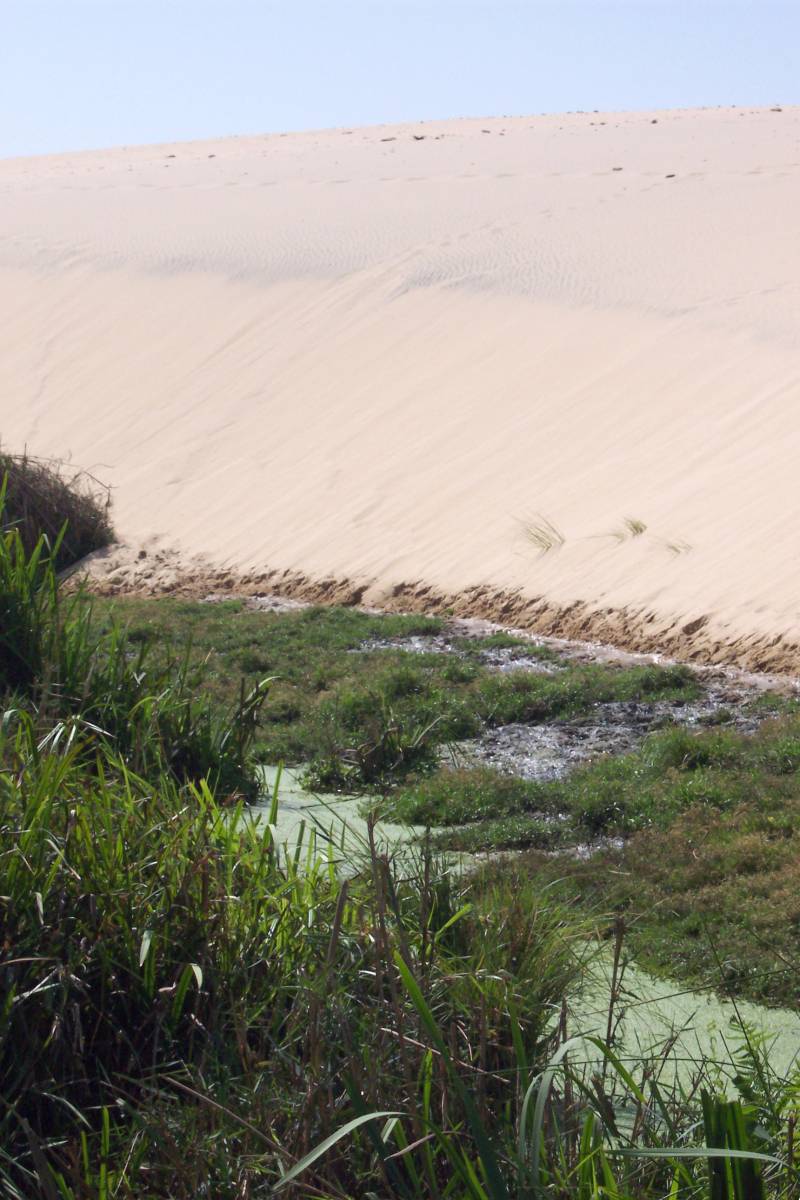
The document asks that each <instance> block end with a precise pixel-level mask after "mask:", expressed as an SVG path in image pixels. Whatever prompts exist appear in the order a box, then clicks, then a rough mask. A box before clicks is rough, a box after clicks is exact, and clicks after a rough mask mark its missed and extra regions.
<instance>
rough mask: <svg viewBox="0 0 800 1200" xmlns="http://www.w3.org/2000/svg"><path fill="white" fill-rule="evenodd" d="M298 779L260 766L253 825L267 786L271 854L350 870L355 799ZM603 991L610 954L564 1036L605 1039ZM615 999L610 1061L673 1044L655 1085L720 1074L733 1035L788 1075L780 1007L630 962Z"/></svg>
mask: <svg viewBox="0 0 800 1200" xmlns="http://www.w3.org/2000/svg"><path fill="white" fill-rule="evenodd" d="M301 776H302V772H301V770H299V769H294V770H293V769H288V770H281V769H279V768H275V767H266V768H264V789H265V796H264V800H263V802H262V804H261V805H260V806H259V811H260V814H261V816H262V819H265V820H267V819H269V816H270V810H271V808H272V799H273V796H274V794H275V790H276V788H277V794H278V806H277V820H276V821H275V822H274V824H273V830H274V833H275V838H276V841H277V843H278V845H279V847H280V849H281V852H282V853H284V854H286V855H288V856H296V857H297V859H298V861H299V862H301V863H303V862H308V861H311V860H313V858H314V857H315V856H316V855H321V856H323V857H327V856H328V855H329V854H330V855H331V856H332V858H333V861H335V863H336V865H337V869H338V870H340V871H344V872H349V871H350V870H353V869H355V868H356V866H357V865H358V864H359V863H360V862H363V861H364V857H365V855H366V853H367V851H368V846H369V833H368V827H367V822H366V820H365V819H364V817H363V815H362V802H361V800H360V799H359V798H355V797H344V796H341V795H335V794H329V795H317V794H315V793H313V792H312V791H309V790H307V789H306V788H305V787H304V785H303V783H302V779H301ZM421 832H422V830H421V829H420V828H415V827H410V826H405V825H397V824H393V823H390V822H385V821H382V822H378V824H377V825H376V826H375V828H374V833H373V837H374V842H375V846H376V848H377V850H378V851H379V852H380V853H384V852H385V853H390V854H393V855H395V856H397V855H398V854H399V855H401V856H402V854H403V852H404V851H403V847H410V846H411V845H412V844H413V840H414V838H415V837H416V836H418V835H419V834H420V833H421ZM470 861H471V860H470V859H469V858H468V857H467V858H462V859H460V860H459V859H457V858H455V857H454V858H453V869H454V870H459V869H463V867H464V866H465V865H469V863H470ZM611 990H612V963H611V956H610V955H609V954H607V953H601V954H599V955H598V956H597V957H596V958H595V959H594V960H593V961H592V962H591V964H590V966H589V969H588V973H587V980H586V984H585V987H584V989H583V992H582V994H581V995H579V996H578V997H574V998H571V1000H570V1005H569V1017H568V1030H567V1031H568V1034H569V1036H577V1035H581V1034H582V1035H596V1036H598V1037H601V1038H603V1039H605V1037H606V1034H607V1032H608V998H609V995H610V994H611ZM617 993H618V996H619V999H618V1002H617V1005H616V1007H615V1009H614V1014H613V1020H612V1028H613V1031H614V1039H615V1040H614V1045H615V1049H616V1051H617V1053H618V1054H619V1055H620V1057H621V1058H622V1059H623V1061H625V1060H628V1059H630V1061H631V1062H642V1061H645V1060H649V1059H650V1058H651V1057H653V1056H657V1055H658V1054H660V1053H661V1052H662V1050H663V1048H664V1047H665V1045H667V1043H671V1042H672V1041H673V1040H674V1046H672V1047H671V1049H670V1051H669V1054H668V1056H667V1058H666V1060H665V1065H664V1068H663V1073H662V1074H663V1078H664V1081H665V1082H670V1081H671V1079H672V1077H674V1075H675V1074H676V1073H677V1074H681V1075H683V1076H685V1078H686V1079H687V1081H688V1080H689V1079H690V1078H691V1075H692V1070H693V1065H694V1064H695V1063H698V1062H700V1061H705V1062H706V1063H707V1062H708V1061H709V1060H713V1061H718V1062H719V1064H720V1070H721V1071H722V1072H726V1071H727V1072H728V1073H730V1065H731V1063H732V1062H733V1061H734V1060H735V1058H736V1052H737V1050H738V1049H739V1048H740V1047H741V1045H742V1043H743V1040H744V1036H745V1035H744V1034H743V1027H746V1029H747V1036H749V1037H751V1038H752V1039H755V1040H756V1041H758V1042H762V1043H763V1044H764V1046H765V1047H766V1048H767V1049H768V1053H769V1056H770V1062H771V1064H772V1067H773V1069H774V1071H775V1072H776V1074H778V1075H782V1076H784V1077H788V1076H789V1075H790V1074H791V1073H792V1072H793V1070H795V1069H796V1068H797V1065H798V1064H797V1059H798V1054H800V1017H798V1015H797V1013H795V1012H792V1011H790V1010H788V1009H775V1008H765V1007H762V1006H760V1005H757V1004H753V1003H750V1002H748V1001H744V1000H739V1001H737V1002H736V1004H735V1005H734V1004H733V1003H731V1002H730V1001H726V1000H722V999H720V998H719V997H718V996H717V995H716V994H715V993H714V991H713V989H710V990H708V991H704V992H700V991H694V990H692V989H686V988H682V987H680V986H679V985H677V984H675V983H673V982H671V981H669V980H663V979H656V978H654V977H653V976H651V975H649V974H648V973H647V972H646V971H642V970H640V969H639V968H637V967H636V966H635V965H633V964H631V963H628V964H627V965H626V966H625V968H624V971H623V973H622V978H621V983H620V982H618V985H617ZM555 1019H556V1014H555V1013H554V1020H555ZM581 1060H582V1061H583V1062H585V1064H586V1065H587V1067H592V1066H593V1065H596V1064H598V1061H599V1056H598V1052H597V1050H596V1049H595V1048H594V1047H593V1045H592V1044H591V1043H589V1042H587V1043H585V1044H584V1045H583V1046H582V1047H581V1048H580V1049H579V1050H577V1051H576V1053H575V1054H573V1055H572V1057H571V1062H572V1065H573V1066H574V1067H577V1066H579V1064H580V1062H581Z"/></svg>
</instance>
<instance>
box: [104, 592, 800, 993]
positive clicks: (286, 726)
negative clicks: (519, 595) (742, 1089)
mask: <svg viewBox="0 0 800 1200" xmlns="http://www.w3.org/2000/svg"><path fill="white" fill-rule="evenodd" d="M114 607H115V608H116V610H117V616H118V617H121V618H122V619H123V620H124V621H125V623H126V624H127V625H128V629H129V637H130V639H131V641H132V642H148V641H151V640H152V641H154V642H156V643H157V644H158V645H159V646H169V647H172V648H173V649H174V652H175V653H176V654H177V655H178V656H181V655H183V654H189V655H190V656H193V657H194V659H195V660H196V661H197V662H198V663H202V666H203V683H202V686H203V688H204V690H205V691H206V693H207V694H209V695H210V697H211V700H212V702H213V704H214V705H215V706H217V707H218V709H219V712H220V714H221V716H223V717H224V714H225V713H226V712H228V711H230V707H231V706H232V705H233V706H235V705H236V704H237V703H238V702H239V699H240V691H239V688H240V681H241V679H242V677H243V676H244V677H245V679H246V680H248V681H254V682H255V681H258V680H263V679H268V680H270V681H271V682H270V684H269V694H268V699H267V703H266V705H265V707H264V710H263V712H262V720H261V725H260V728H259V729H258V731H257V739H258V740H257V747H256V749H257V753H258V755H259V757H260V759H261V761H262V762H264V763H266V764H270V766H269V768H268V769H267V771H266V777H267V779H272V780H274V768H275V767H276V766H277V764H279V763H283V764H287V765H289V766H291V767H293V768H294V769H293V770H292V771H288V772H286V774H285V776H284V780H283V782H282V785H281V805H280V806H279V811H278V818H277V823H278V830H279V841H281V842H282V843H285V844H287V845H296V843H297V837H298V834H299V833H300V831H301V830H302V838H301V844H302V845H303V846H305V844H306V842H305V838H306V831H307V830H308V831H309V832H310V831H311V829H312V827H313V828H314V829H315V831H316V832H315V837H316V839H317V843H319V842H320V840H324V838H327V839H328V840H329V842H330V843H331V844H332V845H333V846H334V852H335V855H336V856H337V858H338V859H340V860H342V861H346V860H348V858H349V857H350V850H351V849H352V850H353V851H356V850H357V849H358V847H359V844H360V845H361V846H362V848H363V843H364V839H365V836H366V833H367V825H366V822H365V820H364V812H365V811H366V810H367V808H368V807H370V808H371V807H374V806H376V805H377V806H378V808H379V811H380V813H381V816H382V817H383V820H382V821H381V823H380V824H379V826H378V827H377V830H376V835H375V836H376V838H377V839H378V840H379V841H380V840H381V839H384V840H385V841H386V843H387V844H388V842H389V841H391V840H393V839H395V837H399V838H401V839H402V840H403V841H404V842H405V843H406V844H407V843H408V840H409V839H413V838H414V837H415V836H417V835H418V834H419V833H420V832H421V830H423V829H426V828H430V829H431V831H432V836H433V838H434V839H435V844H436V845H437V847H438V848H439V849H440V850H441V851H442V852H443V853H447V854H453V855H462V854H472V855H478V856H480V858H484V857H486V856H493V859H494V856H498V855H502V854H504V853H507V852H514V854H515V855H517V857H516V859H515V862H516V864H517V867H518V866H519V864H520V862H522V864H523V869H524V870H526V871H529V872H530V875H531V876H532V877H535V878H536V879H537V880H539V881H540V882H541V884H542V886H547V887H548V888H550V887H551V886H552V887H553V888H554V889H556V888H557V889H559V894H561V893H563V892H566V894H567V898H568V900H569V901H570V902H574V903H576V904H577V905H578V907H579V908H580V910H581V911H582V912H583V913H589V914H591V917H592V920H593V921H595V922H596V924H597V926H598V927H599V928H600V929H601V930H602V929H603V923H604V922H605V928H606V929H607V928H608V926H609V925H613V922H614V920H615V918H616V917H617V916H619V915H622V916H623V917H624V919H625V922H626V926H627V928H628V934H627V938H626V945H627V947H628V949H629V951H630V952H631V953H632V954H633V956H634V957H635V959H636V961H637V962H638V963H640V964H642V965H644V966H646V968H647V969H648V970H650V971H652V973H653V974H654V975H658V976H661V975H663V976H664V977H676V978H678V977H679V978H681V979H682V980H684V981H686V982H687V983H688V984H689V985H694V986H695V990H697V988H698V987H702V988H704V987H705V985H706V983H707V982H709V970H710V965H711V966H713V965H714V963H717V964H718V969H717V978H716V986H717V987H718V989H719V990H723V991H726V990H731V991H732V992H734V993H735V994H737V995H740V996H747V997H749V998H751V999H755V1000H762V999H763V1000H765V1001H767V1002H769V1003H770V1004H773V1005H778V1004H784V1005H794V1004H795V1003H796V999H797V994H798V989H797V986H796V978H795V976H796V969H795V967H794V964H796V963H797V961H798V959H800V955H798V935H797V930H798V928H799V927H800V915H799V910H798V900H797V897H798V896H800V700H799V699H798V686H797V681H796V680H793V679H787V678H775V677H767V676H754V675H749V674H746V673H743V672H737V671H733V670H720V669H710V668H709V669H704V668H691V669H690V668H686V667H677V666H675V665H674V664H670V663H669V662H668V661H666V660H663V659H659V658H657V657H656V656H641V655H631V654H625V653H623V652H619V651H615V650H612V649H609V648H608V647H603V646H598V645H586V644H579V643H573V642H567V641H561V640H558V639H545V638H537V637H531V636H528V635H526V634H525V633H524V632H522V631H519V630H505V629H501V628H499V627H498V626H496V625H491V624H489V623H486V622H480V621H454V620H444V619H441V618H430V617H425V616H419V615H415V614H406V615H398V614H381V613H375V612H363V611H360V610H357V609H353V608H347V609H344V608H338V609H337V608H309V607H304V606H302V605H297V604H294V605H286V604H284V603H283V602H282V601H280V600H275V599H274V598H271V597H260V598H251V599H247V600H246V599H244V598H240V599H224V600H219V601H218V602H215V603H207V602H206V603H201V602H188V601H182V600H177V599H165V600H161V601H157V600H149V601H145V600H140V601H137V600H118V601H117V602H116V603H115V605H114ZM106 610H107V605H105V603H104V602H100V601H98V602H97V607H96V610H95V613H96V616H97V617H99V618H100V619H103V618H104V614H105V612H106ZM298 764H305V766H306V774H305V776H304V778H306V779H307V780H309V781H313V793H312V792H307V791H305V790H304V788H303V787H302V786H301V783H300V777H299V774H298V773H297V768H298ZM359 797H362V799H359ZM262 812H263V810H262ZM348 839H349V842H348ZM519 855H522V856H523V857H522V858H520V857H519ZM710 982H711V985H712V986H714V981H713V980H712V981H710Z"/></svg>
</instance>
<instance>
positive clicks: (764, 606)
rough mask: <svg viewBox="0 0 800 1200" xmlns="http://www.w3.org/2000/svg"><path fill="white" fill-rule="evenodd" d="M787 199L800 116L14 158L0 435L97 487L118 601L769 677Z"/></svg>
mask: <svg viewBox="0 0 800 1200" xmlns="http://www.w3.org/2000/svg"><path fill="white" fill-rule="evenodd" d="M798 213H800V109H785V110H783V111H772V110H758V111H750V110H737V109H726V110H708V111H672V112H668V113H635V114H633V113H626V114H596V113H591V114H573V115H569V116H559V117H535V118H515V119H507V120H506V119H504V120H494V119H493V120H463V121H447V122H430V123H424V124H421V125H414V126H397V127H391V128H390V127H376V128H368V129H353V130H334V131H326V132H321V133H303V134H290V135H286V136H278V135H271V136H267V137H252V138H231V139H226V140H221V141H217V142H203V143H191V144H183V145H175V146H156V147H144V148H141V147H137V148H122V149H115V150H109V151H103V152H98V153H94V152H91V153H82V154H73V155H64V156H59V157H48V158H39V159H17V160H9V161H5V162H2V163H0V299H1V300H2V314H3V316H2V321H0V434H1V435H2V440H3V443H4V444H5V445H6V446H8V447H9V448H20V447H22V446H23V445H27V446H28V447H29V449H31V450H32V451H34V452H36V453H42V454H55V455H70V456H71V457H72V459H73V460H74V461H75V462H76V463H80V464H81V465H83V466H86V467H89V468H94V469H95V470H96V471H97V472H98V473H99V474H101V475H102V476H104V477H105V478H106V479H108V480H109V481H110V482H111V483H112V484H113V486H114V488H115V492H114V496H115V507H116V523H117V526H118V528H119V530H120V531H121V533H122V534H123V536H124V537H125V539H126V541H127V543H128V544H129V545H128V547H126V548H125V549H124V550H121V551H119V552H117V553H116V554H115V555H112V556H111V557H110V558H108V559H106V560H105V562H104V563H103V564H101V567H102V570H103V572H104V574H105V577H106V579H107V581H108V585H109V586H113V585H120V584H125V585H127V586H139V587H158V586H167V585H172V584H175V583H178V584H180V585H182V586H185V587H189V588H191V587H192V586H195V587H202V586H206V585H207V584H209V583H214V584H215V585H216V586H225V585H226V584H227V583H229V582H230V580H231V579H232V578H233V577H234V576H236V575H244V576H245V577H246V579H247V580H248V581H249V586H251V587H253V588H255V587H258V586H264V585H265V583H267V582H270V583H271V585H272V584H274V583H275V581H276V580H277V581H278V582H280V583H281V584H282V586H284V587H287V588H294V589H295V590H300V591H305V592H307V593H308V594H321V589H320V583H321V581H322V582H323V583H324V581H330V580H338V581H346V585H347V586H346V588H345V591H346V590H347V588H349V589H350V592H351V593H352V594H357V595H359V596H364V597H366V599H368V600H370V601H372V602H383V603H389V602H394V603H398V604H399V603H402V604H406V605H407V604H428V605H436V604H438V605H439V606H442V607H454V608H458V609H459V610H460V611H464V609H466V608H469V609H471V610H472V611H475V612H479V613H489V614H501V615H504V616H505V617H506V618H507V619H514V620H517V621H520V622H523V623H527V624H528V625H531V626H534V627H538V628H541V629H544V630H547V631H549V632H554V631H555V632H564V633H570V634H576V633H577V634H579V635H583V636H602V637H607V638H611V639H612V640H616V641H621V642H627V643H629V644H633V645H637V646H647V647H653V648H655V647H661V648H664V649H666V650H669V651H672V652H677V653H679V654H686V655H697V656H704V657H707V658H717V659H731V660H733V659H737V660H739V661H741V662H746V663H749V664H754V665H761V666H770V667H778V666H782V667H789V668H792V669H794V668H796V667H797V666H798V665H799V664H800V649H799V648H798V647H799V646H800V586H798V580H797V567H798V541H799V540H800V532H798V529H799V528H800V521H799V520H798V518H799V517H800V481H799V479H798V466H799V464H800V334H799V333H798V316H800V218H798ZM626 518H627V519H628V520H629V522H630V523H629V524H628V525H626V524H625V521H626ZM548 522H549V525H548V524H547V523H548ZM639 523H641V524H642V525H644V526H645V528H644V529H643V530H640V525H639ZM526 527H527V531H526ZM531 528H532V529H533V536H531V532H530V531H531ZM537 528H538V529H539V533H538V534H537V532H536V530H537ZM545 529H550V533H549V534H547V533H544V534H543V533H542V531H544V530H545ZM548 537H549V539H550V540H551V541H552V543H553V544H552V546H551V548H550V549H549V550H546V551H545V552H543V546H542V542H543V541H546V540H547V539H548ZM537 538H538V542H539V544H538V545H537ZM561 539H563V541H562V540H561ZM142 547H143V548H144V556H143V557H139V555H140V553H141V549H140V548H142ZM197 556H202V559H203V561H201V560H200V559H198V557H197ZM98 569H100V568H98ZM325 587H327V589H328V591H329V592H330V590H331V585H330V584H326V585H325ZM325 587H323V589H322V591H323V592H324V590H325Z"/></svg>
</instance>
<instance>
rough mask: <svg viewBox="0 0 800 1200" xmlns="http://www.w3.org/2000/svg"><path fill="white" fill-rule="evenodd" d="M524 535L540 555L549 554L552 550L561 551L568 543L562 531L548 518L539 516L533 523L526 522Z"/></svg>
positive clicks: (523, 526) (523, 527)
mask: <svg viewBox="0 0 800 1200" xmlns="http://www.w3.org/2000/svg"><path fill="white" fill-rule="evenodd" d="M522 529H523V533H524V535H525V537H526V538H527V540H528V541H529V542H530V543H531V545H533V546H535V547H536V549H537V550H538V552H539V554H540V555H542V554H549V553H550V551H551V550H560V548H561V547H562V546H563V545H564V543H565V542H566V540H567V539H566V538H565V537H564V534H563V533H562V532H561V530H560V529H559V528H558V527H557V526H556V525H554V524H553V522H552V521H550V520H549V519H548V518H547V517H542V516H539V517H537V518H536V519H535V520H533V521H525V522H523V525H522Z"/></svg>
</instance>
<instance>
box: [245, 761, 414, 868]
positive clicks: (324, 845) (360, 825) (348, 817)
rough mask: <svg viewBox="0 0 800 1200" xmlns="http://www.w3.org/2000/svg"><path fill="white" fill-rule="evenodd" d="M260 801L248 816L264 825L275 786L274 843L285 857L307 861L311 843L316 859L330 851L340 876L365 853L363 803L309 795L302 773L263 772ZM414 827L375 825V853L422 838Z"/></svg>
mask: <svg viewBox="0 0 800 1200" xmlns="http://www.w3.org/2000/svg"><path fill="white" fill-rule="evenodd" d="M261 771H262V777H263V780H264V799H263V801H262V802H261V803H260V804H258V805H255V806H254V808H253V809H252V810H251V812H253V813H254V814H256V815H259V814H260V815H261V817H262V819H264V820H268V819H269V813H270V808H271V802H272V796H273V794H274V790H275V787H276V784H277V786H278V813H277V820H276V822H275V824H274V825H273V830H274V834H275V841H276V843H277V845H278V846H279V847H280V849H281V850H282V851H283V852H284V853H288V854H295V853H296V852H297V851H298V847H299V848H300V851H301V853H302V854H303V856H305V855H306V854H307V853H308V850H309V846H310V844H311V843H312V842H313V843H314V845H315V846H316V849H317V850H318V851H319V852H320V853H327V852H328V848H329V847H330V848H331V850H332V852H333V855H334V860H335V861H336V863H337V864H338V865H339V867H340V869H341V870H343V871H348V870H352V869H353V868H354V866H355V864H356V863H357V862H358V861H359V860H360V859H361V858H362V857H363V856H364V855H365V854H366V853H367V851H368V849H369V832H368V824H367V821H366V819H365V818H364V817H363V816H362V813H361V806H362V803H363V798H362V797H358V796H339V795H335V794H332V793H325V792H321V793H320V792H310V791H307V790H306V788H305V787H304V786H303V784H302V782H301V775H302V768H301V767H294V768H291V767H284V768H279V767H262V768H261ZM424 832H425V831H424V829H422V828H421V827H418V826H415V825H394V824H392V823H391V822H389V821H378V822H377V824H376V825H375V828H374V839H375V846H376V848H377V850H378V851H379V852H381V853H383V852H388V853H390V852H397V850H398V848H400V847H402V846H403V845H408V844H409V842H411V841H412V839H413V838H414V837H415V836H416V835H418V834H422V833H424Z"/></svg>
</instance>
